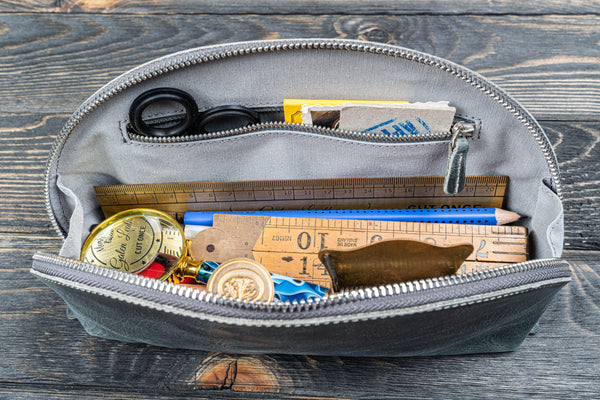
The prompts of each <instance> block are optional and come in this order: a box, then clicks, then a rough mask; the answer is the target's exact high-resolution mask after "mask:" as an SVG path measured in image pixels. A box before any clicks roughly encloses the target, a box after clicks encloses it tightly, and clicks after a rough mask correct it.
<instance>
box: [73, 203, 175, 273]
mask: <svg viewBox="0 0 600 400" xmlns="http://www.w3.org/2000/svg"><path fill="white" fill-rule="evenodd" d="M182 248H183V235H182V233H181V228H180V227H179V226H177V225H175V224H174V223H172V222H171V221H170V220H168V219H167V218H164V217H162V216H161V215H159V214H156V215H153V214H150V213H144V212H143V211H139V212H136V213H132V212H127V213H125V215H124V216H123V217H122V218H119V217H118V216H117V218H111V219H109V220H107V221H106V223H103V224H101V225H100V226H99V227H98V228H97V229H95V230H94V231H93V232H92V233H91V234H90V236H89V237H88V239H87V240H86V242H85V243H84V246H83V249H82V260H83V261H85V262H87V263H90V264H94V265H101V266H103V267H108V268H112V269H116V270H119V271H123V272H130V273H138V272H141V271H143V270H144V269H145V268H147V267H148V266H150V265H151V264H153V263H154V262H159V261H160V263H161V265H163V264H164V263H167V265H163V267H164V268H165V271H166V270H170V269H172V268H171V267H173V266H174V265H175V264H176V263H177V260H179V258H180V257H181V253H182Z"/></svg>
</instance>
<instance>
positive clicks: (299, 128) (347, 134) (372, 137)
mask: <svg viewBox="0 0 600 400" xmlns="http://www.w3.org/2000/svg"><path fill="white" fill-rule="evenodd" d="M265 129H286V130H291V131H296V132H305V133H316V134H320V135H326V136H334V137H340V138H344V139H354V140H364V141H371V142H418V141H428V140H445V139H450V137H451V136H452V134H451V133H450V132H433V133H426V134H419V135H415V136H386V135H381V134H375V133H363V132H355V131H348V130H340V129H332V128H326V127H320V126H308V125H301V124H291V123H287V122H278V121H268V122H261V123H258V124H252V125H248V126H244V127H241V128H235V129H230V130H226V131H219V132H211V133H203V134H196V135H186V136H175V137H151V136H145V135H140V134H138V133H129V134H128V136H129V138H130V139H131V140H135V141H138V142H144V143H184V142H194V141H198V140H208V139H218V138H224V137H230V136H235V135H242V134H246V133H251V132H256V131H260V130H265Z"/></svg>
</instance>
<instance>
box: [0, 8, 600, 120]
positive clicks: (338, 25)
mask: <svg viewBox="0 0 600 400" xmlns="http://www.w3.org/2000/svg"><path fill="white" fill-rule="evenodd" d="M32 27H35V29H32ZM599 27H600V17H599V16H597V15H579V16H556V15H548V16H514V15H497V16H492V15H484V16H473V15H456V16H431V15H414V16H383V15H379V16H359V15H319V16H311V15H305V14H304V15H295V16H293V17H292V16H257V15H250V16H248V15H240V16H232V15H224V16H219V17H214V16H210V15H170V14H169V15H151V16H148V15H145V16H144V15H101V14H68V15H64V14H20V13H17V14H13V13H4V14H0V32H1V33H2V42H0V65H2V69H3V74H2V75H0V98H1V99H2V102H0V112H11V113H23V112H30V111H32V110H36V111H37V112H41V113H66V112H72V111H73V110H74V109H75V108H76V107H77V106H78V105H79V104H81V103H82V102H83V101H84V100H85V99H86V98H87V97H88V96H89V95H90V94H92V93H93V92H94V91H95V90H96V89H98V88H99V87H101V86H102V85H104V84H105V83H106V82H108V81H109V80H110V79H112V78H114V77H115V76H117V75H119V74H120V73H122V72H124V71H126V70H128V69H130V68H132V67H134V66H137V65H139V64H140V63H142V62H145V61H148V60H150V59H153V58H155V57H158V56H162V55H165V54H169V53H172V52H175V51H178V50H183V49H187V48H191V47H197V46H201V45H209V44H215V43H223V42H232V41H239V40H253V39H265V38H296V37H330V38H334V37H338V38H351V39H368V40H373V41H380V42H388V43H393V44H397V45H400V46H405V47H410V48H414V49H417V50H421V51H425V52H428V53H432V54H435V55H437V56H440V57H444V58H448V59H450V60H452V61H455V62H457V63H460V64H463V65H465V66H467V67H469V68H471V69H473V70H475V71H477V72H481V73H482V74H484V75H485V76H487V77H488V78H490V79H491V80H493V81H495V82H496V83H498V84H499V85H500V86H501V87H503V88H505V89H506V90H507V91H509V92H510V93H511V94H512V95H513V96H515V98H516V99H518V100H519V101H520V102H521V103H522V104H523V105H525V106H526V107H527V108H528V109H529V110H530V111H531V112H532V113H533V114H534V115H536V116H537V117H538V118H540V119H544V118H548V119H562V120H573V119H580V120H589V119H594V120H595V119H597V117H598V115H599V112H600V101H599V100H598V99H600V96H598V94H600V62H599V61H600V45H599V43H600V29H598V28H599ZM523 38H527V40H523ZM516 49H518V50H516ZM15 93H19V95H18V96H16V95H15Z"/></svg>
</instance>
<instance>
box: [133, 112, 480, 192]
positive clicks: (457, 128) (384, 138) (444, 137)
mask: <svg viewBox="0 0 600 400" xmlns="http://www.w3.org/2000/svg"><path fill="white" fill-rule="evenodd" d="M161 121H162V120H161ZM269 129H271V130H272V129H284V130H287V131H293V132H302V133H313V134H319V135H324V136H333V137H338V138H343V139H351V140H360V141H366V142H375V143H386V142H387V143H408V142H424V141H449V143H450V144H449V149H448V162H447V166H446V173H445V176H444V186H443V187H444V191H445V192H446V193H447V194H450V195H455V194H458V193H460V192H461V191H462V190H463V188H464V186H465V179H466V164H467V152H468V151H469V141H468V140H467V139H468V138H471V137H473V133H474V132H475V123H474V122H472V121H466V120H464V119H460V120H458V121H457V122H455V123H453V124H452V127H451V129H450V131H448V132H430V133H424V134H423V133H421V134H418V135H382V134H376V133H365V132H356V131H347V130H340V129H333V128H327V127H320V126H313V125H301V124H291V123H287V122H280V121H269V122H262V123H257V124H252V125H247V126H244V127H241V128H235V129H230V130H226V131H219V132H211V133H200V134H194V135H183V136H167V137H164V136H146V135H141V134H139V133H135V131H130V130H129V129H128V130H127V136H128V137H129V139H130V140H133V141H136V142H140V143H152V144H157V143H162V144H174V143H186V142H198V141H202V140H210V139H218V138H226V137H232V136H237V135H244V134H247V133H252V132H258V131H263V130H269Z"/></svg>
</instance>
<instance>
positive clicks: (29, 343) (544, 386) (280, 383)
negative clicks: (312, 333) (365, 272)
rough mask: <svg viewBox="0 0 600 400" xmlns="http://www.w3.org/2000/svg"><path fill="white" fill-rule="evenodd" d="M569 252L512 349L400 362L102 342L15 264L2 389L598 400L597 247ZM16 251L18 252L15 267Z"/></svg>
mask: <svg viewBox="0 0 600 400" xmlns="http://www.w3.org/2000/svg"><path fill="white" fill-rule="evenodd" d="M566 256H567V259H569V260H570V263H571V265H572V270H573V273H574V279H573V281H572V282H571V283H570V284H569V285H568V286H567V288H565V289H563V290H562V291H561V292H560V293H559V294H558V296H557V298H556V299H555V301H553V302H552V304H551V305H550V307H549V308H548V310H547V311H546V313H545V314H544V316H543V317H542V320H541V321H540V331H539V333H538V334H536V335H535V336H531V337H529V338H527V339H526V341H525V343H524V345H523V346H522V347H521V348H520V349H519V350H517V351H515V352H511V353H504V354H493V355H485V356H456V357H417V358H409V359H396V358H365V359H362V358H351V357H308V356H290V355H255V356H239V355H231V354H223V353H210V352H200V351H173V350H168V349H163V348H159V347H153V346H146V345H140V344H124V343H120V342H115V341H109V340H104V339H99V338H95V337H92V336H89V335H87V334H86V333H85V332H84V331H83V329H82V328H81V326H80V325H79V323H78V322H77V321H75V320H68V319H67V318H66V317H65V311H66V309H65V306H64V304H63V303H62V301H61V300H60V299H59V298H58V296H56V295H54V293H53V292H51V291H50V290H49V289H48V290H45V289H44V286H43V284H41V282H39V281H37V279H35V278H33V277H31V276H30V277H26V276H21V272H22V271H21V270H15V271H5V272H2V273H1V274H2V276H1V277H2V279H0V293H2V294H3V296H4V297H3V299H7V298H8V297H9V296H10V297H12V299H11V301H10V302H9V304H7V305H3V306H2V307H0V319H1V320H2V323H1V324H0V348H1V350H2V354H3V357H2V359H0V377H1V378H0V393H6V394H10V393H13V392H19V391H21V390H22V391H23V392H24V393H28V394H31V396H32V397H34V396H37V397H40V398H44V397H45V396H48V397H45V398H55V397H59V396H58V394H57V392H56V391H57V390H63V389H64V393H63V395H62V397H61V398H86V397H85V396H86V394H85V393H87V396H89V397H92V394H95V393H98V394H99V393H101V392H106V393H109V392H113V391H114V392H113V394H111V395H110V396H114V397H110V396H109V397H108V398H116V397H118V395H121V394H122V395H125V394H124V392H120V391H122V390H123V389H124V388H127V390H128V391H131V393H132V395H131V397H132V398H138V397H144V396H143V394H145V393H148V396H156V397H157V398H160V397H165V396H172V397H177V396H182V397H183V396H192V395H194V396H200V397H221V396H226V395H232V394H233V392H235V393H239V392H243V393H247V394H248V396H251V394H250V393H249V392H264V393H271V394H272V395H275V394H278V395H279V396H280V395H293V396H298V397H311V396H318V397H345V398H347V397H361V398H364V397H374V398H397V397H403V398H440V397H443V398H464V397H465V395H466V394H467V393H468V394H469V395H468V396H473V397H477V398H494V399H495V398H499V397H501V398H508V399H521V398H523V397H524V396H527V397H530V398H540V399H547V398H595V397H596V396H597V394H598V393H600V367H599V364H598V363H597V356H598V355H597V352H595V351H591V350H590V349H597V348H598V346H599V345H600V317H599V315H600V313H598V301H599V299H598V296H599V293H600V292H599V291H598V287H600V261H599V260H600V257H599V256H600V253H598V252H568V253H567V255H566ZM25 258H27V257H25V256H24V255H21V254H19V255H16V259H17V260H18V261H17V264H21V263H22V262H24V261H25ZM2 263H3V265H5V263H4V261H2ZM27 275H28V274H27ZM166 371H169V372H168V373H166ZM557 377H560V379H557ZM415 382H418V385H415ZM490 388H492V389H493V390H490ZM209 389H211V391H208V390H209ZM215 390H221V391H220V392H217V391H215ZM213 393H214V396H213ZM243 393H242V396H243V395H244V394H243ZM78 396H80V397H78ZM136 396H137V397H136ZM261 397H264V398H267V397H269V395H264V396H261ZM17 398H18V397H17Z"/></svg>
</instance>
